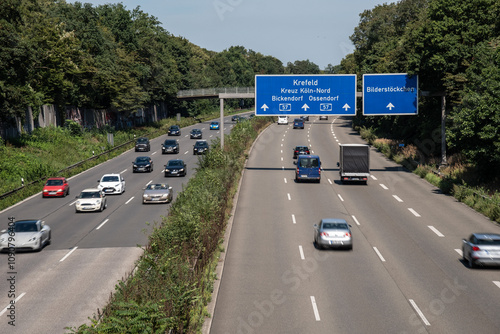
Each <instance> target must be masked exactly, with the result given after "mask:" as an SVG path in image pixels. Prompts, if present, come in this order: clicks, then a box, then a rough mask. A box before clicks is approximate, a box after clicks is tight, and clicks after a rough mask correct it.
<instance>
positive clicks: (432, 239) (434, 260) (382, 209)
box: [339, 185, 495, 333]
mask: <svg viewBox="0 0 500 334" xmlns="http://www.w3.org/2000/svg"><path fill="white" fill-rule="evenodd" d="M339 188H342V197H343V198H344V203H345V206H346V209H347V210H348V211H349V212H350V213H351V214H352V215H354V216H355V217H356V219H357V221H358V222H359V223H360V226H359V229H360V231H362V232H363V234H364V235H365V236H366V238H367V239H368V240H370V242H371V243H372V244H373V245H374V247H377V250H378V251H379V252H380V254H381V256H382V257H383V258H384V261H383V262H384V265H385V266H386V268H387V270H388V271H389V273H390V275H391V277H392V278H393V279H394V281H395V282H397V284H398V286H400V288H401V290H402V291H403V292H404V293H405V295H406V296H407V297H408V299H412V300H414V301H415V302H416V304H417V305H420V307H421V308H422V312H424V315H425V316H426V317H427V320H428V321H429V322H430V325H431V326H432V327H433V328H440V329H441V330H442V331H450V332H453V330H454V331H455V332H467V331H464V330H469V331H471V330H474V328H481V330H482V331H484V332H485V333H489V332H491V331H492V329H493V328H495V325H494V322H492V319H491V318H489V319H488V317H486V316H485V313H483V311H479V310H480V309H479V308H475V309H474V310H470V305H472V304H474V296H472V295H469V294H468V292H467V291H465V290H463V289H462V287H463V286H464V285H465V284H466V282H464V281H463V280H462V277H461V276H460V275H457V274H456V273H453V272H449V271H448V270H447V269H446V268H447V267H443V266H441V265H440V264H439V263H440V262H441V260H440V259H441V258H443V257H445V258H446V257H448V258H450V257H455V258H454V259H453V260H452V262H451V263H452V264H453V265H455V266H459V267H463V266H462V265H461V264H460V263H459V262H458V261H457V259H456V256H455V255H454V254H453V253H455V252H454V251H453V248H451V247H450V248H449V249H447V248H446V247H443V243H442V242H441V240H440V239H441V238H440V237H439V236H437V235H435V234H434V233H433V232H432V231H431V230H430V229H429V228H428V227H427V225H426V224H423V223H422V221H421V220H419V218H418V217H412V216H413V215H412V214H411V213H410V212H408V210H405V209H404V208H402V207H399V208H398V206H397V205H395V203H397V202H396V201H394V203H391V202H390V201H387V200H386V199H385V198H384V196H381V195H380V191H381V190H382V189H380V190H379V189H378V187H377V185H370V186H368V187H366V186H365V187H356V186H354V187H347V188H346V187H345V186H342V187H339ZM363 188H364V189H363ZM339 191H340V190H339ZM360 203H363V205H359V204H360ZM437 245H439V246H440V248H441V249H440V250H439V251H437V252H436V251H435V250H434V249H433V248H435V247H436V246H437ZM381 261H382V260H381ZM447 266H449V265H447ZM453 288H455V290H451V289H453ZM485 288H487V287H486V286H485ZM461 289H462V290H461ZM490 291H491V290H490ZM454 293H456V294H454ZM437 306H439V307H442V309H438V310H437V309H436V307H437ZM476 313H477V314H476ZM471 314H474V318H475V320H474V321H470V319H469V318H468V316H470V315H471Z"/></svg>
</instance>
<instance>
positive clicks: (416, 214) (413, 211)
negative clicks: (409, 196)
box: [408, 208, 421, 217]
mask: <svg viewBox="0 0 500 334" xmlns="http://www.w3.org/2000/svg"><path fill="white" fill-rule="evenodd" d="M408 210H409V211H410V212H411V213H413V214H414V215H415V217H421V216H420V215H419V214H418V212H417V211H415V210H413V209H412V208H408Z"/></svg>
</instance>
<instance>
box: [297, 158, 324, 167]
mask: <svg viewBox="0 0 500 334" xmlns="http://www.w3.org/2000/svg"><path fill="white" fill-rule="evenodd" d="M318 166H319V164H318V159H316V158H303V159H300V167H303V168H315V167H318Z"/></svg>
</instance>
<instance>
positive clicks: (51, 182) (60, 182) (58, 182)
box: [45, 180, 63, 186]
mask: <svg viewBox="0 0 500 334" xmlns="http://www.w3.org/2000/svg"><path fill="white" fill-rule="evenodd" d="M45 185H46V186H62V185H63V180H47V183H46V184H45Z"/></svg>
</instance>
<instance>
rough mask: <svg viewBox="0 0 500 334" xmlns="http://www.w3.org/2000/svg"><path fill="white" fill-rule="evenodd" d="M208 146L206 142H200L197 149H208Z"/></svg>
mask: <svg viewBox="0 0 500 334" xmlns="http://www.w3.org/2000/svg"><path fill="white" fill-rule="evenodd" d="M206 146H208V144H207V143H206V142H198V143H196V147H206Z"/></svg>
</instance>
